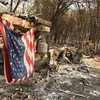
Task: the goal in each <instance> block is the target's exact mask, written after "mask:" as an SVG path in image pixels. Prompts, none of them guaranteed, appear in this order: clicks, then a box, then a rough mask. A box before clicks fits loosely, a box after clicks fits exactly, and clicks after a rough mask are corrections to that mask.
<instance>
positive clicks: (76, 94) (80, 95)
mask: <svg viewBox="0 0 100 100" xmlns="http://www.w3.org/2000/svg"><path fill="white" fill-rule="evenodd" d="M59 91H60V92H63V93H66V94H71V95H75V96H79V97H83V98H87V97H86V96H84V95H82V94H78V93H73V92H66V91H63V90H61V89H59Z"/></svg>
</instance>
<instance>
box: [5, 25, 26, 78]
mask: <svg viewBox="0 0 100 100" xmlns="http://www.w3.org/2000/svg"><path fill="white" fill-rule="evenodd" d="M5 33H6V38H7V41H8V43H7V45H8V57H9V62H10V70H11V74H12V77H13V78H15V79H18V78H22V77H24V76H26V75H27V70H26V66H25V65H24V58H23V57H24V50H25V46H24V44H23V42H22V40H21V36H22V35H21V34H18V33H15V32H14V31H12V30H10V29H8V28H7V27H6V26H5Z"/></svg>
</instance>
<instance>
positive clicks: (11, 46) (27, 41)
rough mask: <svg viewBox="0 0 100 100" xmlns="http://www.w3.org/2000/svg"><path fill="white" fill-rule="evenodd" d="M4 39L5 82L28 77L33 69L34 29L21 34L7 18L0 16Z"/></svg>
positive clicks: (0, 27)
mask: <svg viewBox="0 0 100 100" xmlns="http://www.w3.org/2000/svg"><path fill="white" fill-rule="evenodd" d="M0 31H1V33H2V37H3V41H4V73H5V78H6V80H7V83H17V82H19V81H22V80H24V79H26V78H28V77H29V76H30V75H31V74H32V72H33V69H34V30H33V29H31V30H30V31H28V32H27V33H25V34H23V33H21V32H20V31H18V30H17V29H16V28H14V27H13V25H12V24H11V23H10V22H8V21H7V20H3V19H1V18H0Z"/></svg>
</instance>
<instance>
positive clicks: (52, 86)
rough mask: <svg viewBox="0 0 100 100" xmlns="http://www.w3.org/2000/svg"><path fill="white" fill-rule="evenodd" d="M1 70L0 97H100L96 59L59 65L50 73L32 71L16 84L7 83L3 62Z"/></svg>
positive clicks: (18, 99)
mask: <svg viewBox="0 0 100 100" xmlns="http://www.w3.org/2000/svg"><path fill="white" fill-rule="evenodd" d="M91 61H92V63H93V61H94V62H95V64H94V65H92V63H91ZM97 63H99V64H97ZM0 71H1V72H0V100H100V62H99V61H95V60H93V59H92V60H91V59H89V58H88V59H83V63H82V64H64V65H59V66H57V68H56V69H54V70H53V71H52V72H48V74H47V75H43V74H40V73H36V72H33V74H32V75H31V76H30V77H29V78H28V79H26V80H24V81H22V82H20V83H17V84H7V83H6V80H5V77H4V72H3V64H1V65H0Z"/></svg>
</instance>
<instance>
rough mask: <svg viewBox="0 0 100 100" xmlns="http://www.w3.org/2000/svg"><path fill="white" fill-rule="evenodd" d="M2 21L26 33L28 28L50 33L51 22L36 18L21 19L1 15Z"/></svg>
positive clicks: (20, 17)
mask: <svg viewBox="0 0 100 100" xmlns="http://www.w3.org/2000/svg"><path fill="white" fill-rule="evenodd" d="M1 17H2V19H5V20H8V21H10V22H11V23H12V24H13V25H14V26H15V27H16V28H17V29H19V30H22V31H23V32H24V31H27V30H28V29H30V28H35V29H37V30H40V31H42V32H43V31H44V32H50V27H51V22H49V21H46V20H44V19H41V18H37V17H29V18H28V17H23V16H19V17H16V16H13V15H9V14H2V15H1Z"/></svg>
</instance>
